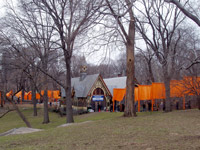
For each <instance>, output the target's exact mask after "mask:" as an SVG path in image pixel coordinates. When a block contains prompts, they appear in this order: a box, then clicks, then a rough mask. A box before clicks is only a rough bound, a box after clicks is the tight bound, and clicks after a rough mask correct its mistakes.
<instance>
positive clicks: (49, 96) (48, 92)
mask: <svg viewBox="0 0 200 150" xmlns="http://www.w3.org/2000/svg"><path fill="white" fill-rule="evenodd" d="M47 96H48V98H52V97H53V92H52V91H50V90H48V91H47Z"/></svg>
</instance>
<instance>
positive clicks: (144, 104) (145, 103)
mask: <svg viewBox="0 0 200 150" xmlns="http://www.w3.org/2000/svg"><path fill="white" fill-rule="evenodd" d="M142 108H143V109H142V111H147V108H148V111H151V110H152V104H151V101H148V102H146V101H145V102H144V103H143V104H142Z"/></svg>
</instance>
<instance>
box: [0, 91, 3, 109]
mask: <svg viewBox="0 0 200 150" xmlns="http://www.w3.org/2000/svg"><path fill="white" fill-rule="evenodd" d="M3 94H4V93H3V92H0V99H1V100H0V102H1V104H0V105H1V107H3V104H4V99H3Z"/></svg>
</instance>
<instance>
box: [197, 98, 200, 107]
mask: <svg viewBox="0 0 200 150" xmlns="http://www.w3.org/2000/svg"><path fill="white" fill-rule="evenodd" d="M197 103H198V109H199V110H200V95H197Z"/></svg>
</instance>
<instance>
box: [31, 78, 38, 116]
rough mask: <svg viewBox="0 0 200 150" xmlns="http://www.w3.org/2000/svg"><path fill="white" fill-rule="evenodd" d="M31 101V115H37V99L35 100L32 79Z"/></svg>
mask: <svg viewBox="0 0 200 150" xmlns="http://www.w3.org/2000/svg"><path fill="white" fill-rule="evenodd" d="M31 91H32V102H33V116H37V101H36V89H35V85H34V83H33V81H32V82H31Z"/></svg>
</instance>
